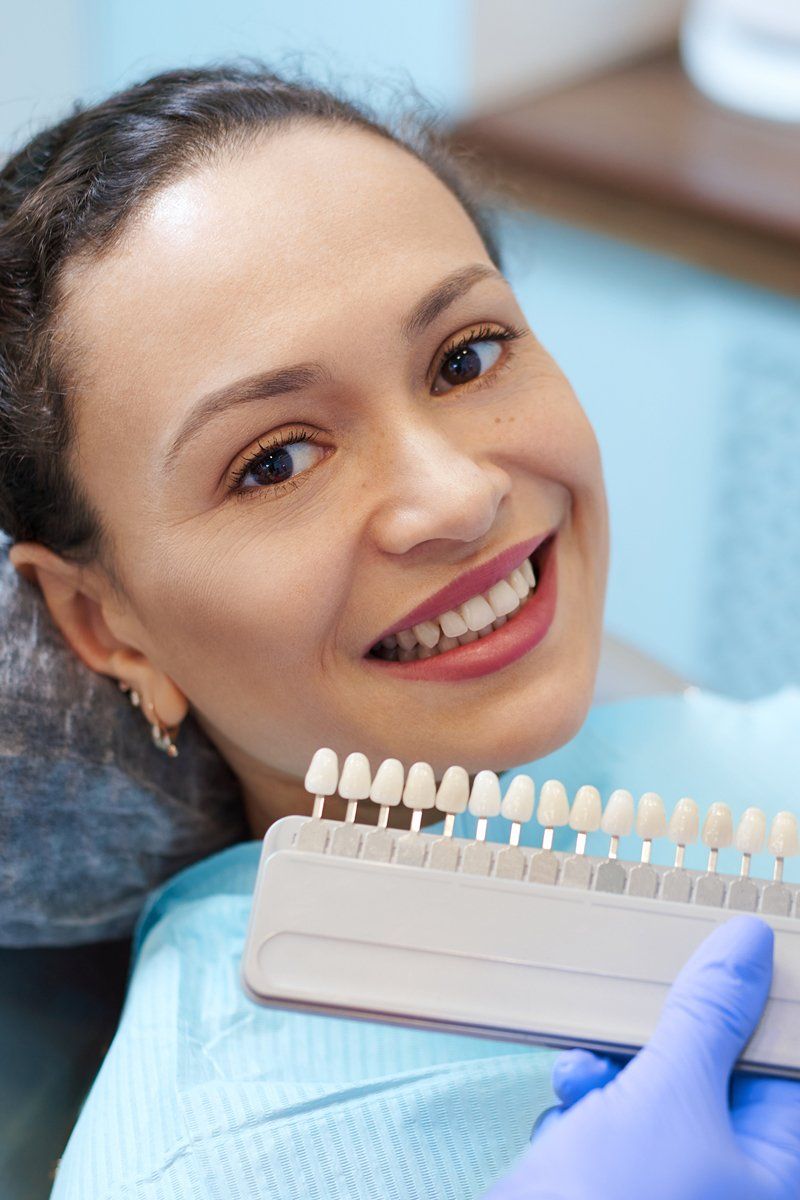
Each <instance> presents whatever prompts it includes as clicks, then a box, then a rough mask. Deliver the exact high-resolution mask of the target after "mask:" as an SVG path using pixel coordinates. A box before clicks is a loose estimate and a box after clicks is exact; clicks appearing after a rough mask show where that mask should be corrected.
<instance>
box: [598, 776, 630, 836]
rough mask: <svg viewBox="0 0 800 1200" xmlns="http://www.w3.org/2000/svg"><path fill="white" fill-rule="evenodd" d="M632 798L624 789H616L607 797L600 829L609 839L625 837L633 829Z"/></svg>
mask: <svg viewBox="0 0 800 1200" xmlns="http://www.w3.org/2000/svg"><path fill="white" fill-rule="evenodd" d="M633 807H634V806H633V796H632V795H631V794H630V792H627V791H626V790H625V788H617V789H616V791H613V792H612V793H611V795H610V796H609V797H608V803H607V804H606V806H605V808H604V809H603V816H602V818H601V820H600V828H601V829H602V831H603V833H607V834H608V836H609V837H616V838H620V837H627V836H628V834H629V833H630V831H631V830H632V829H633Z"/></svg>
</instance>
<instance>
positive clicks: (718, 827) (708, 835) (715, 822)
mask: <svg viewBox="0 0 800 1200" xmlns="http://www.w3.org/2000/svg"><path fill="white" fill-rule="evenodd" d="M732 841H733V817H732V815H731V810H730V809H729V808H728V805H727V804H712V805H711V807H710V808H709V810H708V814H707V816H706V819H705V822H704V824H703V844H704V845H705V846H708V848H709V849H710V850H723V849H724V848H725V847H726V846H730V844H731V842H732Z"/></svg>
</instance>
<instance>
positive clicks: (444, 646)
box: [439, 637, 458, 652]
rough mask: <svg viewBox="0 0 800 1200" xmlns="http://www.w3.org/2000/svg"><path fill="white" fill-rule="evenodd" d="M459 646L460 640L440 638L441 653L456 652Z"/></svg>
mask: <svg viewBox="0 0 800 1200" xmlns="http://www.w3.org/2000/svg"><path fill="white" fill-rule="evenodd" d="M457 645H458V638H454V637H441V638H439V650H440V652H441V651H442V650H455V648H456V646H457Z"/></svg>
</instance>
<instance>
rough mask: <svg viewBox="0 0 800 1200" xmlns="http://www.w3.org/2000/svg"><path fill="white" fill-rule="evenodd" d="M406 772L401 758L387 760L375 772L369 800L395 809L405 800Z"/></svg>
mask: <svg viewBox="0 0 800 1200" xmlns="http://www.w3.org/2000/svg"><path fill="white" fill-rule="evenodd" d="M403 783H404V771H403V764H402V763H401V762H400V759H399V758H385V759H384V760H383V762H382V763H381V765H380V766H379V767H378V769H377V771H376V772H375V778H374V779H373V781H372V787H371V788H370V789H369V798H370V800H373V801H374V802H375V804H380V805H386V806H390V807H392V808H393V807H394V806H395V805H396V804H399V803H400V801H401V800H402V798H403Z"/></svg>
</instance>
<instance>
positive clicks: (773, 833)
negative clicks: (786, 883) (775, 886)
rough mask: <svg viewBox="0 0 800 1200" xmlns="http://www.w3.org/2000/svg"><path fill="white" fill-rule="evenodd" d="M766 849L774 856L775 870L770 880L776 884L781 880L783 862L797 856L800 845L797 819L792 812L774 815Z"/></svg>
mask: <svg viewBox="0 0 800 1200" xmlns="http://www.w3.org/2000/svg"><path fill="white" fill-rule="evenodd" d="M767 849H768V850H769V852H770V854H774V855H775V868H774V871H773V875H772V878H773V879H774V880H775V882H776V883H780V882H781V880H782V879H783V860H784V859H785V858H791V857H792V855H793V854H797V852H798V849H800V845H798V837H797V817H796V816H795V815H794V813H792V812H786V811H785V810H784V811H783V812H779V813H776V814H775V817H774V819H773V822H772V826H771V828H770V831H769V841H768V842H767Z"/></svg>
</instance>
